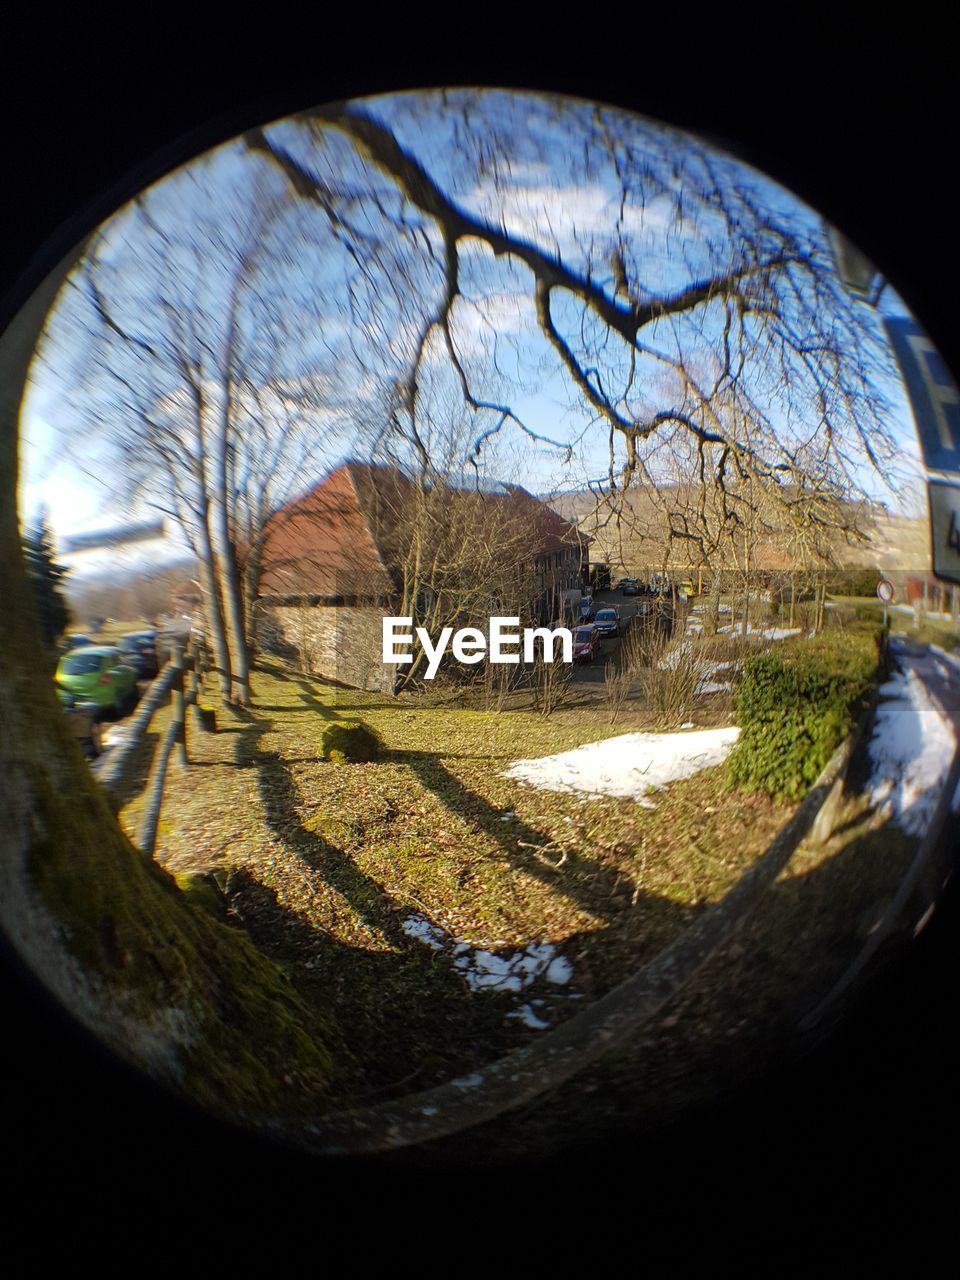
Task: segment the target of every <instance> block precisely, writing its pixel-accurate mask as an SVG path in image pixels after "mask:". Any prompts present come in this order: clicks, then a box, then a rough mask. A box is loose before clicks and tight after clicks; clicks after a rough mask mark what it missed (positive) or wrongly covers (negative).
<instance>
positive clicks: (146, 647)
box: [117, 631, 160, 680]
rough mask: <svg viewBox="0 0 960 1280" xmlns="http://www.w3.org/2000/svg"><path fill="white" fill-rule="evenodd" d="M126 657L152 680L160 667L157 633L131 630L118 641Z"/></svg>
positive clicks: (142, 674)
mask: <svg viewBox="0 0 960 1280" xmlns="http://www.w3.org/2000/svg"><path fill="white" fill-rule="evenodd" d="M117 648H118V649H119V650H121V652H122V653H123V655H124V657H125V659H126V660H127V661H128V662H130V663H131V665H133V666H135V667H136V668H137V670H138V671H139V673H140V675H141V676H142V677H143V678H144V679H145V680H152V679H153V677H154V676H155V675H156V674H157V672H158V671H159V669H160V664H159V661H158V659H157V633H156V632H155V631H131V632H130V633H129V634H128V635H125V636H121V637H120V639H119V640H118V641H117Z"/></svg>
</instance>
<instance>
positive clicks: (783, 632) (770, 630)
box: [717, 622, 813, 640]
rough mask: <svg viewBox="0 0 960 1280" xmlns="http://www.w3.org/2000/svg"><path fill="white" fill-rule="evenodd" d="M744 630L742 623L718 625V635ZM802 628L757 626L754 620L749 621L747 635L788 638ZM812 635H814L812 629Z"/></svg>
mask: <svg viewBox="0 0 960 1280" xmlns="http://www.w3.org/2000/svg"><path fill="white" fill-rule="evenodd" d="M742 630H743V626H742V624H741V623H739V622H734V623H731V625H730V626H728V627H717V635H728V634H735V633H736V632H738V631H742ZM801 630H802V628H800V627H755V626H754V625H753V623H752V622H748V623H747V635H750V636H762V637H763V639H764V640H786V639H787V638H788V637H789V636H798V635H799V634H800V632H801ZM810 635H813V632H812V631H811V632H810Z"/></svg>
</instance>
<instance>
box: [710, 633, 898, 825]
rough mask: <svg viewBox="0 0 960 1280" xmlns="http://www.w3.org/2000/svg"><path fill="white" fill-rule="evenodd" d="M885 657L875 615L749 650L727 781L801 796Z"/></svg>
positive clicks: (849, 724)
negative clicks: (756, 651) (753, 651)
mask: <svg viewBox="0 0 960 1280" xmlns="http://www.w3.org/2000/svg"><path fill="white" fill-rule="evenodd" d="M882 665H883V640H882V634H881V630H880V628H879V627H878V626H877V625H876V624H875V623H874V624H866V623H855V624H853V626H852V627H849V628H847V629H845V630H844V631H843V632H838V631H834V632H822V633H820V634H819V635H817V636H815V637H813V638H812V639H810V640H806V639H803V638H802V637H798V638H797V639H795V640H788V641H784V642H782V643H781V644H778V645H777V647H776V648H775V649H771V650H768V651H767V652H765V653H759V654H756V655H754V656H753V657H751V658H748V659H747V661H746V662H745V663H744V669H743V679H742V681H741V684H740V688H739V690H738V693H737V696H736V699H735V703H734V711H735V717H736V720H737V723H738V724H739V725H740V740H739V742H738V743H737V745H736V747H735V748H734V750H733V751H732V752H731V753H730V756H729V759H728V761H727V779H728V782H729V783H730V784H731V785H732V786H740V787H746V788H750V789H755V788H761V789H762V790H764V791H767V792H769V794H770V795H772V796H774V797H775V798H776V799H778V800H800V799H802V797H803V796H804V795H805V794H806V793H807V791H809V789H810V787H811V786H812V785H813V784H814V782H815V781H816V780H817V777H818V776H819V774H820V772H821V770H822V769H823V767H824V765H825V764H826V763H827V761H828V760H829V759H830V756H831V755H832V754H833V752H834V751H835V750H836V748H837V747H838V746H839V745H840V743H841V742H842V741H843V739H844V738H845V737H846V735H847V734H848V733H849V732H850V730H851V729H852V727H853V725H854V722H855V720H856V717H857V714H858V712H859V711H860V710H861V709H862V707H863V704H864V701H865V699H866V697H867V694H868V693H869V691H870V689H871V688H872V687H873V685H874V684H875V683H876V681H877V678H878V676H879V674H880V670H881V667H882Z"/></svg>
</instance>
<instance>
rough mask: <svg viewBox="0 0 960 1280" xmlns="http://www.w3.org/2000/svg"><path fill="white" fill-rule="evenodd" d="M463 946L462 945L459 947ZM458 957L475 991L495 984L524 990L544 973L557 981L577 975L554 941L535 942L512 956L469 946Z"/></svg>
mask: <svg viewBox="0 0 960 1280" xmlns="http://www.w3.org/2000/svg"><path fill="white" fill-rule="evenodd" d="M458 950H459V948H458ZM468 951H469V952H472V954H464V953H461V954H460V955H458V956H457V957H456V959H455V960H454V962H453V963H454V967H455V968H456V969H459V971H460V972H461V973H462V974H463V976H464V978H465V979H466V981H467V985H468V986H469V987H470V990H471V991H482V990H483V989H484V988H490V987H492V988H495V989H496V990H498V991H522V990H523V988H524V987H527V986H529V985H530V983H531V982H534V981H535V980H536V979H537V978H539V977H541V976H543V977H545V978H546V980H547V981H548V982H552V983H555V984H557V985H559V984H561V983H564V982H569V980H570V978H571V977H572V975H573V970H572V969H571V968H570V965H569V963H568V961H566V960H565V959H564V958H563V956H558V955H557V954H556V952H557V948H556V947H555V946H554V944H553V943H552V942H533V943H531V944H530V946H528V947H526V948H525V949H524V950H523V951H519V952H517V953H515V954H514V955H511V956H498V955H494V954H493V953H492V952H490V951H481V950H476V951H474V950H472V948H470V949H468Z"/></svg>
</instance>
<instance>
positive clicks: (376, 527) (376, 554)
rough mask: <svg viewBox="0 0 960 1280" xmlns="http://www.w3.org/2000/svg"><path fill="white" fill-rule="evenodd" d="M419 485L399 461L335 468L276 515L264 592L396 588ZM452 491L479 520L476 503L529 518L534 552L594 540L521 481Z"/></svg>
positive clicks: (464, 511)
mask: <svg viewBox="0 0 960 1280" xmlns="http://www.w3.org/2000/svg"><path fill="white" fill-rule="evenodd" d="M414 492H415V490H414V484H413V482H412V481H411V480H410V479H408V478H407V477H406V476H405V475H404V474H403V472H401V471H400V470H399V469H397V468H395V467H389V466H381V465H376V464H372V463H361V462H354V461H350V462H346V463H344V464H343V465H342V466H340V467H338V468H337V469H336V470H334V471H332V472H330V474H329V475H327V476H325V477H324V479H323V480H321V481H320V482H319V484H317V485H315V486H314V488H313V489H311V490H310V491H309V492H308V493H306V494H304V495H303V496H302V497H300V498H297V499H295V500H293V501H292V502H289V503H287V504H286V506H284V507H282V508H281V509H280V510H279V511H277V512H275V513H274V515H273V516H271V518H270V520H269V521H268V524H267V528H266V533H265V541H264V554H263V572H262V577H261V585H260V592H261V594H262V595H308V594H316V595H386V594H389V593H390V592H391V591H392V590H393V589H394V588H395V586H396V582H395V581H394V574H395V571H396V569H397V565H398V562H399V558H400V555H401V554H402V542H403V533H402V530H401V529H400V527H399V526H400V523H401V514H400V513H402V512H403V511H404V510H406V509H407V505H408V502H409V501H410V500H412V498H413V496H414ZM451 492H452V493H454V494H455V500H456V504H457V505H456V509H455V516H454V518H456V520H457V521H458V522H459V521H467V522H468V523H469V522H470V521H471V519H472V518H473V515H472V513H473V511H474V510H475V504H481V505H482V509H483V510H485V511H489V510H490V509H491V505H492V509H493V511H494V512H502V513H503V516H504V519H505V520H520V521H522V522H523V523H524V524H525V525H526V526H527V527H528V528H529V531H530V546H529V553H530V555H531V557H536V556H540V555H545V554H550V553H552V552H556V551H560V550H566V549H570V548H577V547H579V546H580V545H581V544H582V543H584V542H586V541H588V539H586V538H585V536H584V535H583V534H581V533H579V532H578V530H577V526H576V525H575V524H572V523H571V522H570V521H568V520H565V519H564V518H563V517H562V516H561V515H558V514H557V512H556V511H553V510H551V508H550V507H548V506H546V504H545V503H543V502H541V501H540V500H539V499H538V498H535V497H534V496H533V495H532V494H531V493H528V492H527V490H526V489H523V488H521V487H520V486H519V485H505V486H503V487H502V490H501V491H498V492H485V491H472V490H456V491H451ZM452 514H454V513H453V512H452Z"/></svg>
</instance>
